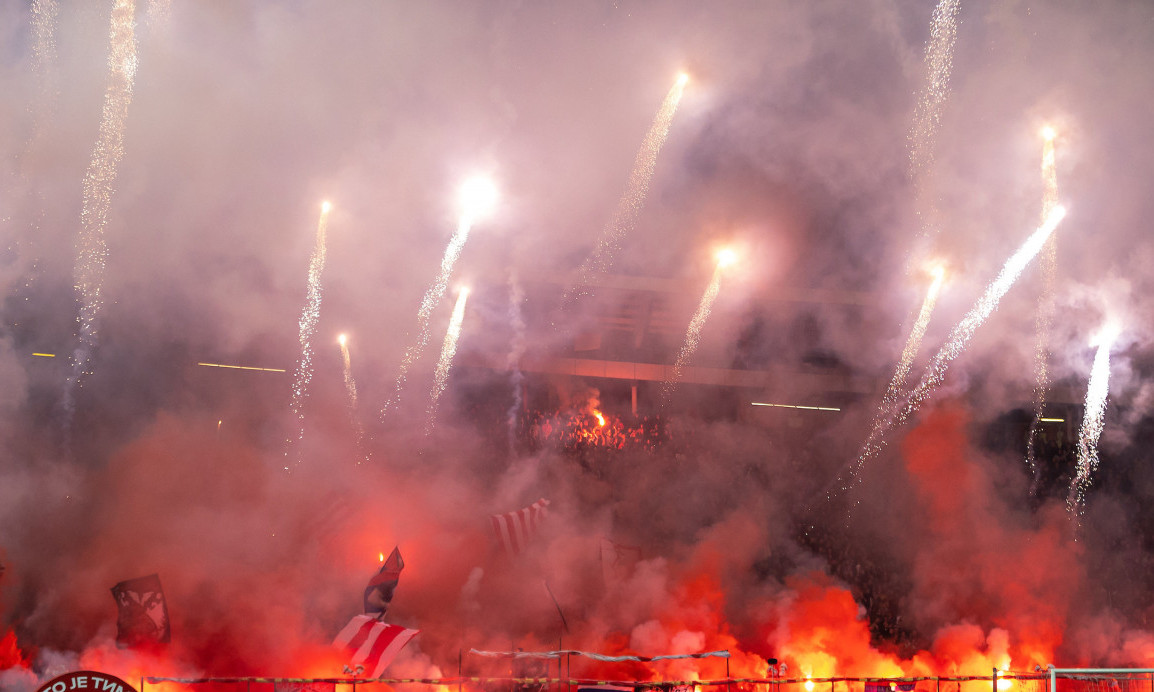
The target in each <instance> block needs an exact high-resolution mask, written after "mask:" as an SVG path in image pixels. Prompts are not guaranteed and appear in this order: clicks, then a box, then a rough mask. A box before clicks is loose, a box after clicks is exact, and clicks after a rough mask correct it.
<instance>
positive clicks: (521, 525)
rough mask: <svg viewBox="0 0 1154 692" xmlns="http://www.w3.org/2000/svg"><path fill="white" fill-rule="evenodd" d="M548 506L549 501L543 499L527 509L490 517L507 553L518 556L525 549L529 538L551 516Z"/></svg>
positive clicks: (494, 531) (494, 530) (498, 538)
mask: <svg viewBox="0 0 1154 692" xmlns="http://www.w3.org/2000/svg"><path fill="white" fill-rule="evenodd" d="M548 506H549V501H548V500H546V499H545V498H541V499H540V500H537V501H536V502H534V503H533V504H531V505H529V506H528V507H526V508H525V509H519V510H517V511H516V512H508V513H506V514H493V515H490V517H489V518H490V519H491V520H492V521H493V533H495V534H496V535H497V540H498V541H500V542H501V545H503V546H505V552H506V553H508V554H509V555H517V554H518V553H520V552H521V551H522V550H524V549H525V546H526V544H527V543H528V541H529V538H530V537H532V535H533V534H534V533H535V532H536V531H537V527H538V526H540V525H541V520H542V519H543V518H545V516H547V515H548V514H549V512H548V510H547V509H546V507H548Z"/></svg>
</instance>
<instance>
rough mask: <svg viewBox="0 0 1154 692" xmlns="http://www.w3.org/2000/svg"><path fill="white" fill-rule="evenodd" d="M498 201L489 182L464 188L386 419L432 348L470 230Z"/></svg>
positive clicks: (476, 181)
mask: <svg viewBox="0 0 1154 692" xmlns="http://www.w3.org/2000/svg"><path fill="white" fill-rule="evenodd" d="M496 199H497V190H496V187H494V185H493V183H492V182H491V181H489V180H487V179H484V178H473V179H471V180H469V181H467V182H466V183H465V184H464V185H463V186H462V187H461V190H460V201H461V206H462V208H463V211H462V213H461V217H460V220H459V221H458V223H457V230H456V232H455V233H453V237H452V238H450V239H449V245H448V247H446V248H445V254H444V256H443V257H441V270H440V271H439V272H438V273H437V278H436V279H435V280H434V281H433V285H432V286H429V290H427V291H425V296H424V297H423V298H422V299H421V307H420V308H419V309H418V310H417V339H416V341H414V342H413V343H412V344H410V345H409V347H408V348H406V349H405V353H404V355H403V356H401V366H400V368H399V369H398V372H397V383H396V387H395V388H394V390H393V395H392V397H390V398H389V399H388V400H387V401H386V402H385V405H384V406H383V407H381V417H382V418H384V417H386V416H387V415H388V414H389V410H390V409H392V408H394V407H396V406H397V404H399V403H400V401H401V393H402V391H403V390H404V388H405V382H406V381H407V380H408V376H409V370H410V369H411V368H412V367H413V363H415V362H417V359H418V358H420V357H421V354H422V353H424V351H425V347H426V346H428V345H429V319H430V318H431V317H432V316H433V310H434V309H435V308H436V307H437V304H438V303H440V302H441V298H442V297H443V296H444V295H445V289H447V288H448V287H449V277H451V276H452V274H453V266H454V265H455V264H456V263H457V259H458V258H459V257H460V256H461V250H462V249H463V248H464V247H465V241H466V240H468V239H469V230H470V229H471V228H472V227H473V221H474V220H475V219H476V218H477V217H478V216H481V215H483V214H485V213H487V212H488V211H490V210H491V209H492V207H493V205H494V204H495V203H496Z"/></svg>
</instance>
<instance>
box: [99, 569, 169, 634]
mask: <svg viewBox="0 0 1154 692" xmlns="http://www.w3.org/2000/svg"><path fill="white" fill-rule="evenodd" d="M112 597H113V598H115V599H116V607H117V616H116V645H117V646H118V647H120V648H122V649H129V648H136V647H139V646H148V645H154V644H167V643H168V640H169V639H170V638H171V637H172V630H171V628H170V627H169V624H168V604H167V603H165V602H164V591H163V589H161V588H160V576H159V575H156V574H150V575H148V576H147V577H138V578H136V579H128V580H125V581H122V582H120V583H119V584H117V585H116V586H113V587H112Z"/></svg>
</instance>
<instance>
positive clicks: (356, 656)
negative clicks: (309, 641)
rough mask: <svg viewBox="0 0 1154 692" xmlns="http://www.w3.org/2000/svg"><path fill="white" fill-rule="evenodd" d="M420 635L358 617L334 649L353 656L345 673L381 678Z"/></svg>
mask: <svg viewBox="0 0 1154 692" xmlns="http://www.w3.org/2000/svg"><path fill="white" fill-rule="evenodd" d="M419 632H420V630H410V629H405V628H404V627H401V626H400V625H390V624H388V623H387V622H381V621H380V620H377V619H376V618H371V617H369V616H368V615H357V616H355V617H353V619H352V620H349V624H347V625H345V628H344V629H343V630H341V631H340V634H338V635H337V638H336V639H334V640H333V646H334V647H336V648H338V649H344V650H345V651H348V652H349V654H351V655H352V658H351V659H349V665H348V667H347V668H346V672H350V673H353V674H355V675H357V676H360V675H362V674H364V673H365V671H369V675H368V676H367V677H370V678H379V677H381V674H382V673H384V672H385V668H388V667H389V664H390V663H392V662H393V659H394V658H396V657H397V654H398V653H400V652H401V649H403V648H404V647H405V644H408V643H409V640H410V639H412V638H413V637H415V636H417V633H419Z"/></svg>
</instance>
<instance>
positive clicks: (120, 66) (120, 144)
mask: <svg viewBox="0 0 1154 692" xmlns="http://www.w3.org/2000/svg"><path fill="white" fill-rule="evenodd" d="M134 12H135V3H134V0H116V4H115V5H114V6H113V8H112V19H111V26H110V29H109V54H108V83H107V85H106V87H105V91H104V107H103V110H102V113H101V118H100V133H99V136H98V137H97V140H96V146H95V148H94V149H93V151H92V159H91V161H90V162H89V164H88V169H87V171H86V172H85V174H84V190H83V201H82V204H81V210H80V220H81V229H80V236H79V238H78V241H77V256H76V264H75V267H74V288H75V289H76V293H77V295H78V296H79V298H80V312H79V315H78V316H77V323H78V327H79V329H78V334H77V336H78V339H79V344H78V345H77V347H76V349H75V350H74V351H73V354H72V374H71V375H70V376H69V377H68V381H67V384H66V386H65V391H64V412H65V416H66V424H65V428H66V429H70V428H71V421H72V415H73V408H74V396H75V388H76V387H78V386H82V385H83V380H84V378H85V377H86V376H88V375H91V374H92V370H91V360H92V351H93V349H94V348H95V347H96V344H97V340H98V337H99V330H98V324H97V320H98V318H99V315H100V311H101V309H102V308H103V306H104V272H105V265H106V263H107V260H108V244H107V241H106V240H105V237H104V235H105V230H106V229H107V228H108V216H109V210H110V208H111V206H112V195H113V193H114V192H115V186H116V176H117V169H118V167H119V164H120V160H121V159H122V158H123V157H124V129H125V123H126V121H127V119H128V107H129V105H130V104H131V103H132V89H133V80H134V79H135V76H136V37H135V34H134V24H133V13H134Z"/></svg>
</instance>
